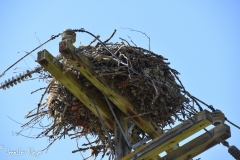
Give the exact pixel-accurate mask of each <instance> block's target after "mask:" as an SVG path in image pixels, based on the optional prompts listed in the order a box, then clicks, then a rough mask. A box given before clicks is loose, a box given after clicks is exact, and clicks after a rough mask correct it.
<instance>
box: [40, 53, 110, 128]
mask: <svg viewBox="0 0 240 160" xmlns="http://www.w3.org/2000/svg"><path fill="white" fill-rule="evenodd" d="M37 62H38V63H39V64H40V65H41V66H42V67H43V68H44V69H46V70H47V71H48V72H49V73H51V75H52V76H53V77H55V78H56V80H57V81H59V82H60V83H61V84H62V85H63V86H64V87H66V88H67V89H68V90H69V91H70V92H71V93H72V94H73V95H74V96H75V97H77V98H78V99H79V100H80V101H81V102H82V103H83V104H84V105H85V106H86V107H87V108H88V109H89V110H91V111H92V112H93V113H94V114H95V115H96V116H98V114H97V112H96V110H95V107H94V105H93V103H92V100H93V101H94V103H95V105H96V107H97V108H98V110H99V113H100V116H101V118H102V119H103V121H104V124H105V125H106V126H107V127H108V128H109V129H111V130H114V121H113V119H112V116H111V115H112V114H111V113H110V110H109V108H108V106H106V104H105V103H103V102H102V101H101V100H100V99H99V98H98V96H97V95H94V94H92V95H91V97H90V96H89V94H88V88H87V87H86V86H85V85H83V84H82V83H81V81H80V80H79V79H77V78H76V77H75V76H74V75H73V73H71V72H66V71H64V70H63V68H62V67H61V65H60V63H59V62H58V61H57V59H55V58H54V57H53V56H52V55H51V54H50V53H49V52H48V51H47V50H43V51H40V52H38V59H37Z"/></svg>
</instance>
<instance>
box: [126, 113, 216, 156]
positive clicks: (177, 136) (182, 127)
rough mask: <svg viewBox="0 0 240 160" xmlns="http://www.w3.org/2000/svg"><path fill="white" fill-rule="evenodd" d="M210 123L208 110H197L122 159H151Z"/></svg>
mask: <svg viewBox="0 0 240 160" xmlns="http://www.w3.org/2000/svg"><path fill="white" fill-rule="evenodd" d="M211 123H212V122H211V113H210V112H208V111H206V110H204V111H202V112H199V113H198V114H196V115H195V116H194V117H192V118H191V119H188V120H186V121H184V122H182V123H181V124H179V125H178V126H176V127H174V128H173V129H171V130H169V131H168V132H166V133H164V134H163V135H162V136H161V137H160V138H156V139H155V140H153V141H152V142H149V143H147V144H146V145H144V146H143V147H142V148H141V149H140V150H136V151H134V152H132V153H130V154H128V155H127V156H125V157H123V158H122V160H147V159H151V158H152V157H154V156H155V155H158V154H160V153H162V152H164V151H166V150H168V149H170V148H172V147H173V146H174V145H176V144H177V143H179V142H181V141H182V140H184V139H186V138H187V137H189V136H190V135H192V134H194V133H196V132H198V131H199V130H201V129H203V128H205V127H207V126H208V125H210V124H211Z"/></svg>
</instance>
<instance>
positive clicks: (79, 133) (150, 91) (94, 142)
mask: <svg viewBox="0 0 240 160" xmlns="http://www.w3.org/2000/svg"><path fill="white" fill-rule="evenodd" d="M121 40H122V41H121V42H120V43H109V42H107V41H105V42H103V43H104V45H105V46H104V45H102V44H100V43H97V44H96V45H95V46H93V45H92V43H91V45H87V46H79V47H78V49H77V51H78V52H79V53H80V54H82V55H84V56H85V57H86V58H87V59H88V60H89V61H91V62H92V63H93V64H94V66H93V67H92V68H90V69H91V70H92V72H93V74H94V76H95V77H96V78H98V79H99V80H100V81H101V78H102V77H105V78H107V79H109V80H110V82H111V86H112V88H113V89H115V90H117V91H118V93H120V94H121V95H122V96H124V97H126V98H127V99H128V100H129V101H130V102H131V103H132V104H133V106H134V110H135V111H136V112H137V113H138V114H137V115H135V116H139V117H141V116H144V117H146V118H147V119H148V120H149V121H150V122H152V123H154V124H155V127H158V128H160V129H161V130H162V132H165V131H167V130H168V129H169V127H171V125H174V123H175V122H177V121H183V120H184V119H185V118H188V117H190V116H192V115H194V114H195V113H196V112H197V111H196V110H195V109H194V107H193V106H192V105H190V102H192V101H194V100H193V99H192V98H191V96H189V94H188V93H187V92H186V91H185V89H184V87H183V86H182V84H181V82H180V80H179V78H178V74H179V73H178V72H177V71H176V70H174V69H172V68H170V67H169V63H168V62H166V61H167V59H166V58H164V57H163V56H161V55H159V54H156V53H153V52H152V51H150V50H148V49H144V48H141V47H137V46H135V45H130V43H129V42H127V41H126V40H124V39H121ZM106 47H107V48H108V49H109V50H110V51H111V52H109V50H107V49H106ZM112 53H113V54H112ZM56 58H57V60H58V62H59V63H60V64H61V66H62V68H63V69H64V71H66V72H72V73H73V74H74V76H75V77H76V78H77V79H79V80H80V81H81V82H83V84H85V86H86V87H87V88H88V89H89V90H90V91H91V92H90V93H89V94H94V95H95V96H96V97H98V98H99V99H100V100H101V101H102V102H104V103H106V105H107V106H108V103H107V101H106V99H105V96H104V94H103V93H102V92H101V91H99V90H98V89H97V88H96V87H95V86H94V85H93V84H92V83H91V82H90V81H89V80H88V79H87V78H85V76H84V75H83V74H82V73H80V72H79V71H78V70H77V69H76V68H75V67H74V66H73V65H72V64H71V63H70V62H69V60H68V59H65V58H64V57H62V56H61V55H59V56H57V57H56ZM38 74H39V75H40V76H39V78H41V79H46V81H47V82H48V86H47V87H45V88H40V89H44V93H43V95H42V97H41V98H40V102H39V104H38V107H37V108H35V110H37V112H36V113H32V112H33V111H30V112H29V113H28V114H27V115H26V118H31V120H30V121H29V122H28V123H26V124H25V125H23V126H22V127H28V126H30V125H32V124H36V122H39V124H40V123H43V122H42V121H43V117H47V118H48V121H47V122H46V121H44V123H48V124H47V125H45V126H43V128H42V131H41V133H40V134H38V135H37V136H36V138H40V137H49V138H50V140H51V143H50V144H49V146H50V145H51V144H52V143H53V142H54V141H55V140H57V139H61V138H63V137H64V138H65V136H69V137H70V138H71V139H75V138H76V139H78V138H81V137H85V138H86V139H87V143H85V144H82V147H80V146H79V147H78V149H77V150H75V151H73V152H77V151H85V150H88V149H92V153H91V155H94V156H97V155H98V154H99V153H101V152H102V157H104V156H105V155H108V156H110V155H112V154H111V153H112V152H114V144H115V134H114V131H113V130H111V129H109V128H108V127H106V126H105V127H104V126H103V125H102V124H101V119H100V118H99V117H98V116H97V115H95V114H94V113H93V112H91V111H90V110H89V109H88V108H87V107H86V106H85V105H84V104H83V103H82V102H81V101H79V100H78V98H76V97H75V96H74V95H73V94H72V93H71V92H70V91H69V90H68V89H66V88H65V87H64V86H63V85H62V84H61V83H60V82H58V81H57V79H55V78H54V77H52V76H51V74H49V73H48V72H46V71H45V70H44V69H39V70H38ZM40 89H38V90H40ZM38 90H36V91H38ZM34 92H35V91H34ZM45 97H46V98H45ZM44 99H46V101H45V100H44ZM110 103H111V105H112V107H113V110H115V112H116V111H117V107H116V106H115V105H114V103H112V102H110ZM113 120H114V119H113ZM125 120H126V121H128V122H129V129H130V130H131V135H130V137H131V138H130V143H131V144H134V143H137V142H139V141H141V140H143V139H145V138H148V137H149V136H150V135H148V134H147V133H145V132H144V131H143V130H141V129H140V128H139V127H138V126H137V125H135V124H134V122H133V121H131V120H132V118H131V117H127V116H126V117H125ZM41 125H43V124H41ZM104 128H105V129H106V130H105V129H104ZM106 131H107V134H108V135H107V134H106ZM129 134H130V133H129ZM89 136H92V137H94V139H93V138H91V139H90V140H89V138H88V137H89ZM108 136H109V137H110V139H109V137H108ZM49 146H48V147H49ZM48 147H47V148H48ZM47 148H46V149H47ZM112 156H113V155H112Z"/></svg>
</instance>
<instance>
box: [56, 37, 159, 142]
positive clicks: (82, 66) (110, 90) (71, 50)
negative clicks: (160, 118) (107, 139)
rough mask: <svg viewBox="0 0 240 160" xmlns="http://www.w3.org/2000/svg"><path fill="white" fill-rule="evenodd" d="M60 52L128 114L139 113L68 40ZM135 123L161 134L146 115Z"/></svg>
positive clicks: (135, 120)
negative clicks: (93, 68) (96, 74)
mask: <svg viewBox="0 0 240 160" xmlns="http://www.w3.org/2000/svg"><path fill="white" fill-rule="evenodd" d="M59 51H60V53H61V54H62V55H63V56H64V57H66V58H67V59H69V61H70V62H71V63H72V65H73V66H74V67H76V68H77V69H78V70H79V71H80V72H81V73H82V74H83V75H84V76H85V77H86V78H87V79H88V80H89V81H90V82H91V83H92V84H93V85H95V86H96V87H97V88H98V89H99V90H100V91H101V92H102V93H103V94H104V95H105V96H106V97H107V98H108V99H110V100H111V101H112V102H113V103H114V104H115V105H116V106H117V107H118V108H119V109H120V110H121V111H122V112H124V113H125V114H126V115H127V116H134V115H137V114H138V113H137V112H136V111H135V110H134V106H133V104H132V103H131V101H130V100H129V99H128V98H126V97H124V96H122V95H121V94H120V92H119V91H118V89H117V88H114V86H111V83H110V82H111V81H110V80H109V79H107V78H106V77H101V78H97V77H95V76H94V72H93V70H91V68H92V67H94V64H93V63H91V62H90V61H89V60H88V59H87V58H86V57H85V56H84V55H82V54H81V53H77V52H76V48H75V47H74V46H73V45H72V44H71V42H70V41H68V40H63V41H61V42H60V43H59ZM132 120H133V121H134V123H135V124H136V125H137V126H138V127H139V128H141V129H142V130H143V131H144V132H145V133H147V134H152V133H154V135H155V136H156V137H158V136H160V135H161V130H160V129H159V128H154V127H153V125H152V122H150V121H149V120H148V119H147V118H146V117H144V116H141V117H134V118H132Z"/></svg>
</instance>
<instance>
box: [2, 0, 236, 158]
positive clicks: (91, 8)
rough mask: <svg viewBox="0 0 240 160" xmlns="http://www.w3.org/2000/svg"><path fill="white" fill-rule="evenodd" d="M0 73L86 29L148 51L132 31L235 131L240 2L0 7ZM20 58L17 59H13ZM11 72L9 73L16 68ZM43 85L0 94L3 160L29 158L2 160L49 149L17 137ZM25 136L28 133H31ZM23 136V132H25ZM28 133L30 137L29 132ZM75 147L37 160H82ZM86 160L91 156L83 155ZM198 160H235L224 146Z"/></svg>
mask: <svg viewBox="0 0 240 160" xmlns="http://www.w3.org/2000/svg"><path fill="white" fill-rule="evenodd" d="M0 23H1V25H0V26H1V28H0V36H1V38H0V52H1V63H0V72H2V71H4V70H5V69H6V68H7V67H8V66H10V65H11V64H12V63H14V62H15V61H16V60H18V59H19V58H20V57H21V56H23V55H24V54H25V52H24V51H31V50H32V49H33V48H35V47H36V46H38V45H39V42H38V39H37V38H36V36H35V33H36V35H37V36H38V38H39V39H40V41H41V42H44V41H45V40H47V39H49V38H50V36H51V35H53V34H57V33H60V32H62V31H63V30H64V29H66V28H72V29H77V28H85V29H86V30H88V31H90V32H92V33H94V34H99V35H101V37H100V38H101V39H102V40H105V39H107V38H108V37H109V36H110V34H111V33H112V32H113V30H114V29H117V34H116V35H115V38H114V39H113V40H114V41H120V40H119V39H118V38H119V37H122V38H125V39H127V38H128V37H127V36H128V35H129V36H130V37H131V38H132V39H133V41H134V42H135V43H136V44H137V45H138V46H141V47H144V48H147V47H148V39H147V38H146V37H145V36H144V35H141V34H139V33H134V32H130V31H128V30H123V29H121V27H126V28H132V29H136V30H140V31H143V32H145V33H146V34H147V35H148V36H149V37H150V38H151V50H152V51H153V52H155V53H158V54H161V55H163V56H164V57H167V58H168V59H169V62H171V65H170V66H171V67H172V68H174V69H176V70H178V71H179V72H180V73H181V75H180V79H181V80H182V82H183V84H184V86H185V88H186V89H187V90H188V91H189V92H190V93H191V94H192V95H194V96H196V97H198V98H199V99H201V100H203V101H204V102H206V103H208V104H212V105H213V106H214V107H215V108H218V109H220V110H222V111H223V112H224V113H225V115H226V117H227V118H228V119H230V120H231V121H233V122H235V123H237V124H238V125H240V118H239V117H240V109H239V104H240V97H239V95H240V84H239V82H240V65H239V63H240V2H239V1H237V0H235V1H234V0H229V1H223V0H211V1H207V0H205V1H204V0H201V1H200V0H195V1H187V0H182V1H162V0H161V1H160V0H159V1H153V0H150V1H136V0H135V1H126V0H122V1H109V0H108V1H107V0H105V1H77V0H76V1H72V0H69V1H63V0H58V1H56V0H55V1H54V0H52V1H46V0H42V1H13V0H8V1H3V0H1V1H0ZM60 40H61V39H60V38H58V39H55V40H54V41H52V42H50V43H48V44H47V45H46V46H44V47H43V48H44V49H47V50H48V51H50V52H51V53H52V54H54V55H57V54H58V43H59V41H60ZM91 40H92V37H90V36H88V35H85V34H80V33H78V34H77V41H76V43H75V45H78V44H80V42H81V43H82V44H88V43H89V42H90V41H91ZM18 52H19V53H18ZM36 53H37V52H35V53H33V56H29V57H27V58H26V59H25V61H22V62H21V63H19V64H17V65H16V66H15V67H17V69H16V70H13V69H12V70H10V71H9V72H7V74H6V75H5V76H4V77H2V78H0V82H2V81H4V80H6V79H8V78H10V77H11V76H12V75H15V73H13V72H18V73H21V71H22V70H24V69H27V68H28V67H30V68H33V67H34V66H36V65H37V64H36V62H34V56H35V57H36ZM15 67H14V68H15ZM45 85H46V84H44V83H41V82H37V81H35V82H25V83H21V84H19V85H17V86H14V87H13V88H10V89H8V90H6V91H4V90H0V97H1V101H0V106H1V107H0V108H1V110H0V128H1V129H0V146H1V145H3V146H4V149H2V150H0V159H1V160H21V159H24V160H32V159H34V158H33V157H32V156H30V155H28V153H27V155H21V156H7V155H6V152H7V150H8V149H10V150H17V149H19V148H21V150H23V151H26V152H27V150H28V148H30V147H33V148H34V150H35V151H40V150H41V149H43V148H44V147H46V146H47V144H48V140H47V139H40V140H36V139H27V138H24V137H21V136H15V135H14V134H12V131H14V132H17V131H19V130H20V129H21V128H20V125H19V124H17V123H15V122H13V121H12V120H10V119H9V118H8V117H7V116H9V117H11V118H13V119H14V120H16V121H18V122H20V123H25V122H27V120H26V119H24V115H25V114H26V113H27V112H28V111H29V110H31V109H33V108H35V107H36V105H37V103H38V101H39V98H40V95H41V93H37V94H33V95H31V94H30V93H31V91H33V90H35V89H37V88H40V87H43V86H45ZM231 131H232V137H231V138H230V139H229V140H228V141H229V143H230V144H231V145H236V146H237V147H238V148H239V149H240V140H239V135H240V130H238V129H236V128H235V127H233V126H231ZM29 132H30V130H29ZM29 132H27V133H29ZM32 134H36V132H35V131H32ZM74 149H76V142H75V141H71V140H69V139H67V138H66V139H65V140H64V139H62V140H61V141H57V142H56V143H55V144H53V145H52V147H51V148H50V149H49V151H48V153H45V152H44V153H43V154H42V155H40V156H39V157H38V159H39V160H43V159H44V160H45V159H56V158H57V159H82V157H81V155H80V154H79V153H75V154H72V153H71V151H72V150H74ZM85 155H89V152H86V153H85ZM197 157H200V158H201V159H202V160H212V159H221V160H226V159H229V160H230V159H233V158H232V157H231V156H230V155H229V154H228V152H227V148H225V147H223V146H222V145H218V146H216V147H214V148H212V149H210V150H208V151H207V152H205V153H203V154H201V155H199V156H197Z"/></svg>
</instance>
